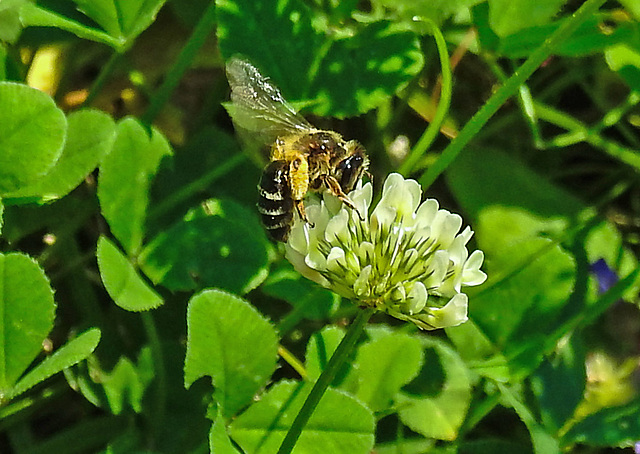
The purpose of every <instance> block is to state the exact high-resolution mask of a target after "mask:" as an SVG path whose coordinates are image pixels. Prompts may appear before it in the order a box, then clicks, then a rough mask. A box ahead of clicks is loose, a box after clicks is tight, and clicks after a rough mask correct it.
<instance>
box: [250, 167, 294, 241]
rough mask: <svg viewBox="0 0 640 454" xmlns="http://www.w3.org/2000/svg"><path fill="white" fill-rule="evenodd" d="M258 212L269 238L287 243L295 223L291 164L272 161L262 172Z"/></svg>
mask: <svg viewBox="0 0 640 454" xmlns="http://www.w3.org/2000/svg"><path fill="white" fill-rule="evenodd" d="M258 191H260V199H259V200H258V211H259V212H260V217H261V218H262V224H263V225H264V228H265V229H266V230H267V232H268V233H269V236H271V238H273V239H274V240H276V241H287V237H288V236H289V231H290V230H291V224H292V221H293V198H292V197H291V186H290V185H289V164H288V163H287V162H286V161H272V162H271V163H270V164H269V165H268V166H267V167H265V168H264V171H263V172H262V177H261V178H260V184H259V185H258Z"/></svg>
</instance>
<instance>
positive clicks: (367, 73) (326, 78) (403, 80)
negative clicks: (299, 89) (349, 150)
mask: <svg viewBox="0 0 640 454" xmlns="http://www.w3.org/2000/svg"><path fill="white" fill-rule="evenodd" d="M423 64H424V61H423V56H422V52H421V51H420V47H419V45H418V42H417V40H416V36H415V34H414V33H413V32H410V31H408V30H406V29H403V28H401V27H398V26H397V25H395V24H393V23H391V22H386V21H381V22H375V23H372V24H368V25H367V26H366V27H364V28H362V29H361V30H359V32H358V33H356V34H355V35H353V36H350V37H348V38H343V39H337V40H334V41H332V42H331V48H330V49H329V50H328V51H327V54H326V56H325V58H324V59H323V60H322V62H321V64H320V68H319V71H318V73H317V74H315V77H314V79H313V81H312V83H311V91H310V96H309V98H311V99H313V102H314V103H315V105H314V106H313V109H312V110H313V113H314V114H316V115H331V116H335V117H338V118H343V117H348V116H353V115H358V114H361V113H364V112H367V111H369V110H371V109H373V108H375V107H378V106H379V105H381V104H382V103H383V102H384V101H385V100H387V99H388V98H389V97H390V96H392V95H393V94H394V93H396V91H398V90H399V89H401V88H402V87H404V86H405V85H406V84H407V83H408V82H409V81H410V80H411V79H412V78H413V76H415V75H416V74H418V73H419V72H420V70H421V69H422V65H423Z"/></svg>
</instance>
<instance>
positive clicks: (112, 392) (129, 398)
mask: <svg viewBox="0 0 640 454" xmlns="http://www.w3.org/2000/svg"><path fill="white" fill-rule="evenodd" d="M154 375H155V374H154V372H153V360H152V358H151V349H150V348H149V347H145V348H143V349H142V351H141V352H140V355H139V358H138V365H137V366H136V364H134V363H133V362H132V361H131V360H130V359H128V358H126V357H124V356H122V357H120V359H119V360H118V363H117V364H116V366H115V367H114V368H113V370H112V371H111V372H109V373H103V378H102V384H103V386H104V391H105V394H106V397H107V401H108V403H109V408H110V409H111V412H112V413H113V414H114V415H119V414H120V413H122V410H123V408H124V407H125V404H127V406H128V407H131V408H132V409H133V411H135V412H136V413H140V412H142V398H143V396H144V391H145V389H146V388H147V386H148V385H149V384H150V383H151V381H152V380H153V378H154Z"/></svg>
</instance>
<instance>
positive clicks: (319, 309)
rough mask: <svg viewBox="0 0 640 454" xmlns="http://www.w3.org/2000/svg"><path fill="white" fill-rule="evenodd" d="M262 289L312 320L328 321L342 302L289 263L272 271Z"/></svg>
mask: <svg viewBox="0 0 640 454" xmlns="http://www.w3.org/2000/svg"><path fill="white" fill-rule="evenodd" d="M260 288H261V289H262V291H263V292H264V293H265V294H267V295H269V296H272V297H274V298H279V299H282V300H285V301H286V302H288V303H289V304H291V305H292V306H293V307H295V309H296V310H298V311H300V312H301V313H302V314H303V316H304V317H305V318H308V319H310V320H323V319H326V318H327V317H329V315H331V314H332V313H333V312H334V311H335V310H336V308H337V306H338V304H339V302H340V297H339V296H337V295H336V294H335V293H333V292H331V291H329V290H327V289H325V288H322V287H320V286H318V285H317V284H315V283H313V282H312V281H310V280H308V279H305V278H303V277H302V276H301V275H300V273H298V272H297V271H295V270H294V269H293V267H291V265H289V264H288V262H286V263H284V264H283V265H282V266H281V267H280V268H278V269H276V270H273V271H271V272H270V273H269V277H268V278H267V280H266V281H265V282H264V283H263V284H262V286H261V287H260Z"/></svg>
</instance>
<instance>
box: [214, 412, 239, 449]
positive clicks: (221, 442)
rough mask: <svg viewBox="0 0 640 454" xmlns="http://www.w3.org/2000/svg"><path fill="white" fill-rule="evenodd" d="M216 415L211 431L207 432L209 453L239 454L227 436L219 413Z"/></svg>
mask: <svg viewBox="0 0 640 454" xmlns="http://www.w3.org/2000/svg"><path fill="white" fill-rule="evenodd" d="M219 410H220V409H219V408H218V412H217V413H216V418H215V420H214V421H213V424H212V425H211V431H210V432H209V452H215V453H219V454H239V453H240V451H238V450H237V449H236V448H235V447H234V446H233V444H231V440H230V439H229V434H227V428H226V427H225V423H224V418H223V417H222V413H221V412H220V411H219Z"/></svg>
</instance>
